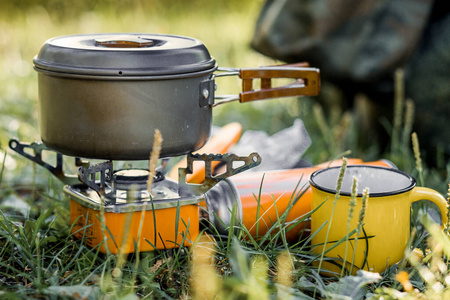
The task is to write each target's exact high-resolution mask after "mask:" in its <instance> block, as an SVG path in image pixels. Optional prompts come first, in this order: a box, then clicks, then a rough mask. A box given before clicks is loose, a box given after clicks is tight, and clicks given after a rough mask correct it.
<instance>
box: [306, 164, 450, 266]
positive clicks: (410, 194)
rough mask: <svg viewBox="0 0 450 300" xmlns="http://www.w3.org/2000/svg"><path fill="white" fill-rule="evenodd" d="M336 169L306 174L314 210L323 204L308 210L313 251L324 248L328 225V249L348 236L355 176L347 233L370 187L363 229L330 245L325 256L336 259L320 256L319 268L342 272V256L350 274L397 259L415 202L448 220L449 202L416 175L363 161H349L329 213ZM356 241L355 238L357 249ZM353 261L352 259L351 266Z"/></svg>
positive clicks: (388, 264)
mask: <svg viewBox="0 0 450 300" xmlns="http://www.w3.org/2000/svg"><path fill="white" fill-rule="evenodd" d="M339 172H340V167H335V168H328V169H322V170H318V171H316V172H314V173H313V174H311V177H310V184H311V188H312V200H311V201H312V202H311V208H312V209H313V210H314V209H316V208H317V207H319V206H320V205H321V204H322V203H323V204H322V206H320V207H319V208H318V209H317V211H315V212H314V213H313V214H312V215H311V233H312V234H314V233H316V235H315V236H314V237H313V238H312V242H311V243H312V246H313V251H314V252H316V253H318V254H321V253H322V250H323V245H324V243H325V240H326V236H327V231H328V226H330V229H329V233H328V239H327V242H326V246H325V249H327V250H328V249H330V248H332V247H334V246H335V243H336V241H339V240H340V239H342V238H344V237H345V236H346V235H347V228H348V219H349V207H350V206H349V204H350V199H351V197H350V196H351V189H352V182H353V177H355V178H356V179H357V186H358V189H357V199H356V202H357V203H356V206H355V207H354V211H353V217H352V219H351V221H350V232H351V231H352V230H354V229H355V228H356V226H357V223H358V218H359V212H360V210H361V207H362V191H363V189H365V188H368V189H369V198H368V201H367V206H366V210H365V217H364V221H363V224H364V225H363V227H362V228H363V230H361V233H360V234H359V236H358V239H355V234H353V235H352V236H349V238H348V239H344V242H342V243H341V244H339V245H338V246H336V247H335V248H334V249H331V250H329V251H328V252H326V253H325V257H327V259H328V258H330V259H331V258H334V259H331V260H324V261H323V263H322V270H329V271H331V272H337V273H340V272H341V268H342V265H343V264H344V261H345V262H346V268H347V270H350V269H352V270H353V272H352V273H356V271H357V270H358V269H364V270H369V271H372V272H383V271H384V270H385V269H386V268H387V267H389V266H391V265H393V264H395V263H397V262H399V261H400V260H401V259H402V257H403V255H404V251H405V248H406V246H407V244H408V241H409V238H410V230H411V229H410V211H411V204H412V203H413V202H415V201H419V200H430V201H432V202H433V203H435V204H436V205H437V206H438V208H439V210H440V213H441V216H442V220H443V223H445V222H447V213H446V212H447V202H446V201H445V199H444V197H442V196H441V195H440V194H439V193H438V192H436V191H434V190H432V189H429V188H423V187H416V181H415V180H414V178H413V177H411V176H410V175H408V174H407V173H405V172H402V171H399V170H396V169H389V168H384V167H377V166H363V165H357V166H347V168H346V171H345V174H344V178H343V182H342V186H341V190H340V197H339V198H338V200H337V201H336V203H335V207H334V213H333V217H331V215H332V211H333V206H334V202H335V194H336V184H337V179H338V176H339ZM324 201H325V202H324ZM325 222H326V224H325V225H324V223H325ZM330 222H331V223H330ZM321 227H322V228H321ZM319 228H321V230H320V231H318V230H319ZM355 240H357V242H356V249H355ZM346 241H347V242H346ZM346 243H348V245H347V256H345V253H346ZM354 251H355V254H354ZM344 257H345V259H344ZM353 257H354V260H353ZM330 261H331V262H330ZM352 262H354V264H353V267H352V268H351V267H350V264H351V263H352Z"/></svg>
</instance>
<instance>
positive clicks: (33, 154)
mask: <svg viewBox="0 0 450 300" xmlns="http://www.w3.org/2000/svg"><path fill="white" fill-rule="evenodd" d="M9 147H10V148H11V150H14V151H15V152H17V153H18V154H20V155H22V156H23V157H26V158H28V159H29V160H31V161H33V162H35V163H37V164H38V165H40V166H43V167H44V168H46V169H47V170H48V171H50V172H51V173H52V174H53V175H55V176H56V178H58V179H59V180H61V181H62V182H63V183H65V184H68V185H75V184H80V183H81V182H80V181H79V180H78V176H76V175H73V174H66V173H65V172H64V170H63V155H62V154H61V153H58V152H56V151H54V150H52V149H49V148H48V147H46V146H45V145H44V144H41V143H36V142H34V143H31V144H29V143H22V142H20V141H19V140H17V139H10V140H9ZM27 149H28V151H27ZM43 151H48V152H52V153H54V154H55V155H56V165H51V164H50V163H48V162H46V161H44V160H43V157H42V152H43ZM75 165H76V166H84V167H88V166H89V162H85V161H83V160H82V159H81V158H79V157H75Z"/></svg>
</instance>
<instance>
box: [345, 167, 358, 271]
mask: <svg viewBox="0 0 450 300" xmlns="http://www.w3.org/2000/svg"><path fill="white" fill-rule="evenodd" d="M357 188H358V180H357V179H356V177H354V176H353V180H352V193H351V196H350V203H349V209H348V219H347V232H346V234H345V235H346V237H347V239H346V241H345V252H344V253H345V254H344V262H343V264H342V270H341V277H343V276H344V270H345V269H346V263H347V253H348V243H349V242H348V238H349V236H348V234H349V232H350V224H351V221H352V219H353V211H354V208H355V206H356V195H357Z"/></svg>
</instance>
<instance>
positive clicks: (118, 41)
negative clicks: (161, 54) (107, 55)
mask: <svg viewBox="0 0 450 300" xmlns="http://www.w3.org/2000/svg"><path fill="white" fill-rule="evenodd" d="M95 45H96V46H105V47H108V48H143V47H149V46H153V40H150V39H145V38H141V37H134V36H122V37H120V36H119V37H110V38H97V39H95Z"/></svg>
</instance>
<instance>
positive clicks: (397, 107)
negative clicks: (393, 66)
mask: <svg viewBox="0 0 450 300" xmlns="http://www.w3.org/2000/svg"><path fill="white" fill-rule="evenodd" d="M404 89H405V88H404V72H403V70H402V69H398V70H396V72H395V91H394V120H393V127H392V137H391V147H392V148H391V151H392V153H398V150H399V141H400V129H401V126H402V120H403V103H404V94H405V93H404Z"/></svg>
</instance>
